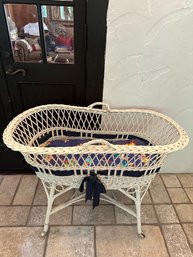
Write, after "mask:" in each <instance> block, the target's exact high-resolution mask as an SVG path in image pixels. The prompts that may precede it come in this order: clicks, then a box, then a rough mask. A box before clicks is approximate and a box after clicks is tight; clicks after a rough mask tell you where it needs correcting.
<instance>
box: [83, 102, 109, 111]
mask: <svg viewBox="0 0 193 257" xmlns="http://www.w3.org/2000/svg"><path fill="white" fill-rule="evenodd" d="M97 105H102V106H104V107H105V108H106V110H107V111H110V106H109V105H108V104H106V103H103V102H95V103H93V104H90V105H89V106H88V108H93V107H95V106H97Z"/></svg>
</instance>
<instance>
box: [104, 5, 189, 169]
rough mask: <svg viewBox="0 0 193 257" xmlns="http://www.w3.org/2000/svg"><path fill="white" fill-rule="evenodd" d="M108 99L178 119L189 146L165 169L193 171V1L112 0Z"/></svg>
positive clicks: (171, 158) (114, 103) (115, 104)
mask: <svg viewBox="0 0 193 257" xmlns="http://www.w3.org/2000/svg"><path fill="white" fill-rule="evenodd" d="M107 17H108V18H107V19H108V31H107V46H106V61H105V62H106V63H105V78H104V92H103V101H104V102H106V103H109V104H110V106H112V107H120V108H122V107H124V108H125V107H142V108H148V109H153V110H157V111H160V112H162V113H164V114H166V115H168V116H170V117H171V118H173V119H174V120H176V121H177V122H178V123H179V124H180V125H181V126H182V127H183V128H184V129H185V130H186V131H187V133H188V134H189V137H190V143H189V146H188V147H187V148H186V149H184V150H183V151H180V152H178V153H173V154H171V155H170V156H169V157H168V159H167V162H166V164H165V166H164V167H163V169H162V171H164V172H193V0H134V1H133V0H121V1H117V0H109V9H108V15H107Z"/></svg>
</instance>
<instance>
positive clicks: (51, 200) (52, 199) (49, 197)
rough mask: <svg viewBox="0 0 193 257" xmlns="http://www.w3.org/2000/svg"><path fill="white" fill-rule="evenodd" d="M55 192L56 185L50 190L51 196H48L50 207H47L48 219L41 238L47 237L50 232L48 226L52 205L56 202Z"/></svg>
mask: <svg viewBox="0 0 193 257" xmlns="http://www.w3.org/2000/svg"><path fill="white" fill-rule="evenodd" d="M54 191H55V185H54V184H52V185H51V188H50V192H49V194H47V202H48V206H47V211H46V218H45V223H44V228H43V231H42V233H41V236H45V235H46V234H47V232H48V224H49V220H50V215H51V211H52V205H53V202H54Z"/></svg>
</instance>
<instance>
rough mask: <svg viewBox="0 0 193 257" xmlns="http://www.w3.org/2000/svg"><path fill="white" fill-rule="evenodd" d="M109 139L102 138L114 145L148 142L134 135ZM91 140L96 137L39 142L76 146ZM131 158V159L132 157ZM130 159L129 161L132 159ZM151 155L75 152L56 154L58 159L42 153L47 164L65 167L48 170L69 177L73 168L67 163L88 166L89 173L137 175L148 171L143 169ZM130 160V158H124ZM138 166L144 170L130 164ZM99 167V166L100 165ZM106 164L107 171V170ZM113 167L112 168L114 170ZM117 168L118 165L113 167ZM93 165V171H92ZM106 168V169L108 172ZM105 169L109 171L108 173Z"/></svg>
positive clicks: (56, 145)
mask: <svg viewBox="0 0 193 257" xmlns="http://www.w3.org/2000/svg"><path fill="white" fill-rule="evenodd" d="M110 137H111V139H106V138H105V140H106V141H108V142H109V143H111V144H114V145H127V146H134V145H143V146H147V145H152V144H150V142H149V141H147V140H145V139H143V138H140V137H137V136H132V135H131V136H129V138H128V139H115V138H116V135H111V136H110ZM100 138H101V139H104V136H101V137H100ZM93 139H96V138H92V139H91V138H80V137H73V136H72V137H65V138H49V139H48V138H46V139H45V140H44V139H41V145H40V146H44V147H73V146H80V145H82V144H84V143H87V142H89V141H91V140H93ZM134 157H135V158H134ZM134 159H135V161H134V162H132V160H134ZM152 159H153V158H152V156H151V158H150V155H149V154H138V155H137V156H136V154H135V156H134V154H118V153H114V154H108V153H107V154H105V156H104V154H100V153H99V154H97V158H96V154H86V153H85V154H83V155H82V156H81V158H80V155H79V154H75V155H73V156H72V155H69V154H68V155H62V156H61V155H60V158H58V156H57V155H55V154H53V155H47V156H46V162H50V164H51V165H54V164H55V163H56V162H57V165H60V166H61V165H63V163H65V166H66V167H68V169H66V170H62V171H61V170H52V171H51V172H52V174H54V175H57V176H70V175H74V172H75V171H74V169H70V166H73V167H74V166H75V163H77V164H78V166H79V167H80V166H81V167H89V170H90V173H91V174H92V173H94V172H95V173H96V172H97V174H100V175H108V174H110V175H111V176H113V175H116V176H119V175H120V174H121V172H122V175H123V176H131V177H140V176H142V175H143V174H144V173H145V172H146V174H148V173H150V170H147V167H148V166H151V162H152ZM128 160H130V161H128ZM138 165H140V166H141V167H142V168H143V167H144V170H142V169H140V170H136V169H135V170H132V167H134V166H136V167H137V166H138ZM99 166H100V169H98V170H97V168H96V167H99ZM101 166H102V167H103V168H101ZM107 166H108V170H107ZM115 167H116V169H115ZM117 167H120V168H121V169H120V168H117ZM92 168H93V170H92ZM159 170H160V168H157V169H156V171H155V172H158V171H159ZM109 171H110V172H109ZM108 172H109V173H108ZM76 174H77V175H79V174H81V172H80V170H78V169H77V170H76ZM83 174H85V175H87V174H88V170H87V169H86V168H85V170H83Z"/></svg>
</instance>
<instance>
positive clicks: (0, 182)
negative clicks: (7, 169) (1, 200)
mask: <svg viewBox="0 0 193 257" xmlns="http://www.w3.org/2000/svg"><path fill="white" fill-rule="evenodd" d="M2 176H3V177H2V180H1V181H0V186H1V184H2V182H3V180H4V177H5V175H2Z"/></svg>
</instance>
